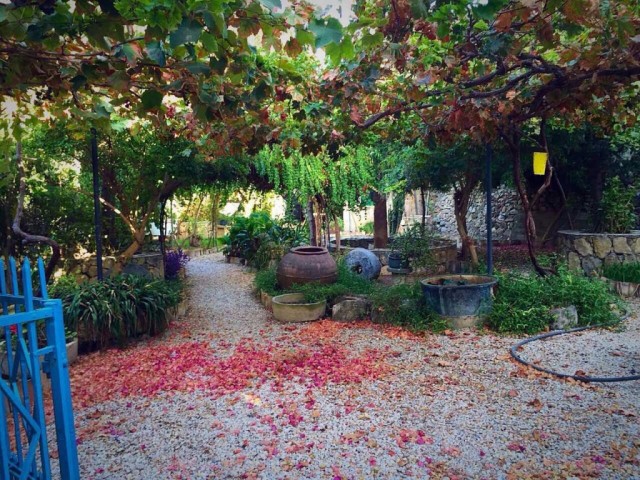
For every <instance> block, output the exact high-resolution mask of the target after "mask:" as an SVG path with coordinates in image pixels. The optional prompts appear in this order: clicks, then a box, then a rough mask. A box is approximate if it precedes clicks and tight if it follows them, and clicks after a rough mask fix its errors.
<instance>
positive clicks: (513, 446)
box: [507, 443, 527, 453]
mask: <svg viewBox="0 0 640 480" xmlns="http://www.w3.org/2000/svg"><path fill="white" fill-rule="evenodd" d="M507 448H508V449H509V450H511V451H512V452H518V453H522V452H524V451H525V450H526V449H527V448H526V447H525V446H524V445H521V444H519V443H510V444H509V445H507Z"/></svg>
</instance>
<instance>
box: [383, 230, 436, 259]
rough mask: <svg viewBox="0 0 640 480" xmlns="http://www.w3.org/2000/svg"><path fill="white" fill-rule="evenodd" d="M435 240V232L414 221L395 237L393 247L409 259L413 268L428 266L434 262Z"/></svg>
mask: <svg viewBox="0 0 640 480" xmlns="http://www.w3.org/2000/svg"><path fill="white" fill-rule="evenodd" d="M433 242H434V234H433V232H432V231H431V230H429V229H428V228H424V227H422V225H420V224H418V223H414V224H413V225H411V226H410V227H409V228H408V229H406V230H405V231H404V232H402V233H400V234H398V235H396V236H395V237H394V238H393V241H392V243H391V247H392V250H393V251H394V252H398V253H399V254H400V255H401V256H402V257H403V258H404V259H407V260H409V262H410V264H411V266H412V267H413V268H427V267H429V266H431V265H433V262H434V256H433V251H432V247H433Z"/></svg>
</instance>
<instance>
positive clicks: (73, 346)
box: [67, 337, 78, 365]
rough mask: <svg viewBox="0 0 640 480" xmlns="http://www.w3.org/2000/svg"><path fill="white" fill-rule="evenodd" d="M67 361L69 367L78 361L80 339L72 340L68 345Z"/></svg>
mask: <svg viewBox="0 0 640 480" xmlns="http://www.w3.org/2000/svg"><path fill="white" fill-rule="evenodd" d="M67 360H68V361H69V365H73V364H74V363H76V361H77V360H78V338H77V337H76V338H74V339H72V340H71V341H70V342H68V343H67Z"/></svg>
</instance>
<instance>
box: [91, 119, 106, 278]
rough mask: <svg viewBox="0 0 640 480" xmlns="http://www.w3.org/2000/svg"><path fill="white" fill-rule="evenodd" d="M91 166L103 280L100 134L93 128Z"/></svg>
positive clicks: (94, 214) (99, 262) (97, 241)
mask: <svg viewBox="0 0 640 480" xmlns="http://www.w3.org/2000/svg"><path fill="white" fill-rule="evenodd" d="M91 168H92V170H93V222H94V227H95V235H96V265H97V267H98V280H99V281H102V279H103V276H102V218H101V217H102V215H101V213H102V212H101V208H100V176H99V172H98V134H97V132H96V129H95V128H92V129H91Z"/></svg>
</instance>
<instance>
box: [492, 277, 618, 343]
mask: <svg viewBox="0 0 640 480" xmlns="http://www.w3.org/2000/svg"><path fill="white" fill-rule="evenodd" d="M617 304H618V299H617V297H616V296H615V295H613V294H612V293H611V292H609V289H608V287H607V285H606V284H605V283H604V282H602V281H601V280H599V279H596V278H589V277H585V276H584V275H582V274H579V273H576V272H572V271H569V270H567V269H566V268H565V267H560V268H559V270H558V274H557V275H550V276H547V277H539V276H537V275H533V276H528V275H524V274H518V273H509V274H507V275H499V283H498V288H497V289H496V296H495V299H494V301H493V310H492V312H491V315H490V316H489V325H490V327H491V328H492V329H494V330H496V331H498V332H504V333H506V332H509V333H529V334H531V333H537V332H540V331H543V330H545V329H547V328H549V326H550V324H551V321H552V320H553V318H552V316H551V314H550V313H549V309H551V308H557V307H566V306H569V305H575V307H576V309H577V311H578V317H579V324H580V325H597V324H611V323H613V322H615V321H616V320H617V317H616V315H615V313H614V312H613V310H612V305H617Z"/></svg>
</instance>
